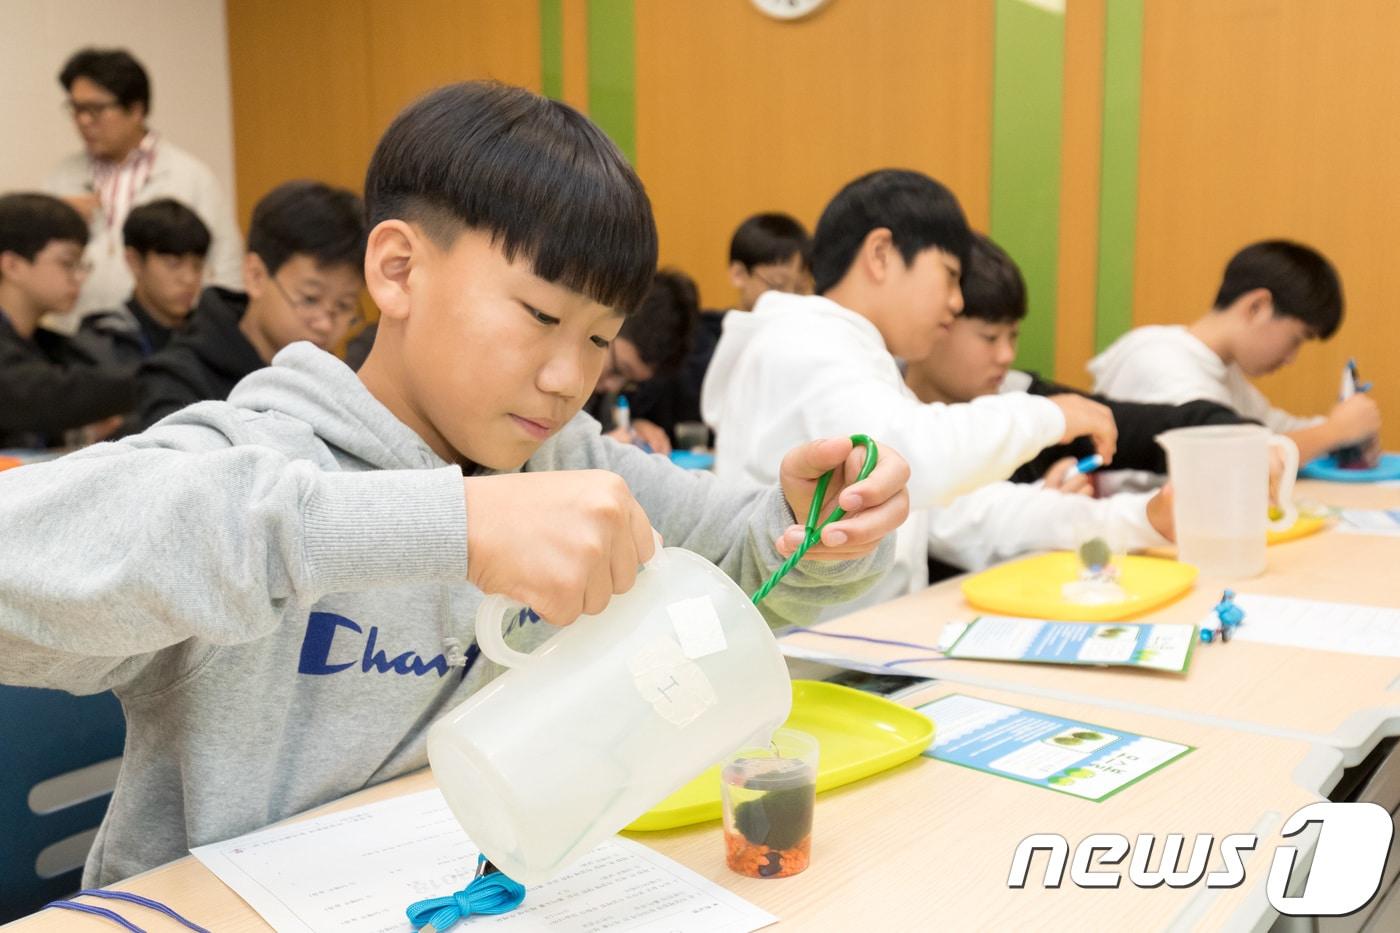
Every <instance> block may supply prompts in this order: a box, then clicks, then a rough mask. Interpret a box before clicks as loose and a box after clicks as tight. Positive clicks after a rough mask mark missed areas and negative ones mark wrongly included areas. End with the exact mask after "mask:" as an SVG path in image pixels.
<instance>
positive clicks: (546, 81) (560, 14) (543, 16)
mask: <svg viewBox="0 0 1400 933" xmlns="http://www.w3.org/2000/svg"><path fill="white" fill-rule="evenodd" d="M540 91H541V92H542V93H543V94H544V96H545V97H552V98H554V99H555V100H559V99H560V98H562V97H563V96H564V0H540Z"/></svg>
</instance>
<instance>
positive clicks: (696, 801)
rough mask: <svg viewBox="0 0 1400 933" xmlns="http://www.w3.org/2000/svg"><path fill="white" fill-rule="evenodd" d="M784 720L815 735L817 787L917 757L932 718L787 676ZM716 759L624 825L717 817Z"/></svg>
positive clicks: (646, 826) (656, 825)
mask: <svg viewBox="0 0 1400 933" xmlns="http://www.w3.org/2000/svg"><path fill="white" fill-rule="evenodd" d="M784 725H785V726H787V727H789V728H792V729H799V730H801V731H802V732H806V733H807V734H808V735H812V736H815V737H816V739H817V742H818V743H819V745H820V748H821V757H820V762H819V766H818V768H817V792H818V793H820V792H821V791H824V790H830V789H831V788H833V787H840V786H841V785H843V784H850V783H851V782H853V781H859V780H860V779H861V778H864V777H869V776H870V775H872V774H878V773H879V772H881V771H885V770H888V769H889V768H893V767H894V766H895V765H897V764H902V763H903V762H906V761H909V760H910V759H912V758H917V757H918V756H919V755H920V754H921V753H922V752H923V750H924V749H926V748H928V746H929V743H931V742H932V741H933V722H932V720H930V719H929V718H928V717H927V716H924V715H923V714H922V713H918V712H915V711H914V710H912V709H909V708H907V707H904V706H900V705H899V704H898V703H895V702H893V701H892V700H886V699H884V698H883V697H878V696H875V695H874V694H870V693H865V692H862V691H860V690H853V689H851V688H850V687H841V686H838V685H836V684H828V683H822V682H821V681H816V680H794V681H793V682H792V714H791V715H790V716H788V720H787V722H786V723H784ZM720 815H721V804H720V797H719V765H715V766H714V767H713V768H710V769H709V770H707V771H705V772H704V773H703V774H701V775H700V776H699V777H697V778H696V779H695V780H693V781H691V782H690V783H689V784H687V785H685V786H684V787H682V788H681V789H680V790H678V791H676V792H675V793H674V794H672V795H671V796H669V797H667V798H666V799H665V800H663V801H661V803H659V804H657V805H656V806H655V807H653V808H652V809H651V810H650V811H649V812H647V813H644V814H642V815H641V816H640V817H638V818H637V819H636V821H634V822H633V823H632V825H631V826H628V827H627V829H629V830H632V831H636V832H646V831H651V830H657V829H674V828H675V827H677V826H689V825H690V824H691V823H703V822H705V821H706V820H717V819H719V818H720Z"/></svg>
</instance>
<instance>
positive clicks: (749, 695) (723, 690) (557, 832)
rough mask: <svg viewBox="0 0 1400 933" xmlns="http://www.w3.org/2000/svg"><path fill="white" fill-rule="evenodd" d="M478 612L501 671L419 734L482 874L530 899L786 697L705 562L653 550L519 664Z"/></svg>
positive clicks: (763, 641)
mask: <svg viewBox="0 0 1400 933" xmlns="http://www.w3.org/2000/svg"><path fill="white" fill-rule="evenodd" d="M520 608H521V607H519V606H518V605H514V604H512V603H510V601H508V600H506V599H504V598H503V597H500V596H488V597H487V598H486V599H485V600H484V601H483V602H482V604H481V608H480V609H479V610H478V612H477V616H476V640H477V644H478V645H479V646H480V647H481V652H482V654H484V655H485V656H486V657H488V658H490V659H491V660H493V661H495V662H496V663H497V664H500V665H503V666H505V667H508V668H510V670H508V671H506V672H505V673H504V674H502V675H501V676H500V677H498V678H496V679H495V680H493V681H492V682H491V683H489V684H487V685H486V686H485V687H483V688H482V689H481V690H479V691H478V692H477V693H475V694H474V695H473V696H471V697H470V698H469V699H468V700H466V702H464V703H462V704H461V705H460V706H458V707H457V708H456V709H454V710H452V711H451V712H450V713H448V714H447V715H446V716H444V717H443V718H442V719H440V720H438V722H436V723H435V724H434V725H433V727H432V728H431V729H430V730H429V732H428V760H429V762H430V763H431V765H432V768H433V774H434V776H435V777H436V778H437V783H438V786H439V787H441V788H442V793H443V796H444V797H446V798H447V803H448V806H449V807H451V809H452V812H453V814H454V815H455V816H456V817H457V820H458V821H459V822H460V823H461V824H462V827H463V828H464V829H465V830H466V831H467V835H468V836H470V837H471V840H472V841H473V842H474V843H476V844H477V845H478V846H479V847H480V848H481V851H482V852H484V853H485V854H486V857H487V858H488V859H490V860H491V862H492V863H493V864H494V865H495V866H496V867H497V868H499V869H500V870H501V871H502V872H504V873H505V874H506V875H507V876H509V877H511V878H514V879H515V880H516V881H519V882H521V883H522V884H526V885H529V884H537V883H539V882H541V881H545V880H547V879H549V878H550V877H552V876H554V875H556V874H558V873H559V872H561V871H562V870H564V869H565V868H566V867H568V865H569V864H570V863H571V862H572V861H574V860H575V859H577V858H578V857H580V856H582V855H584V854H586V853H587V852H589V851H590V850H591V849H593V848H594V847H595V846H596V845H597V844H598V843H600V842H602V841H603V840H604V839H606V838H607V837H609V836H611V835H613V834H614V833H616V832H617V831H618V830H620V829H622V828H623V827H624V826H626V825H627V824H628V823H630V822H632V821H633V820H634V819H636V818H637V817H639V816H641V815H642V814H643V813H645V812H646V811H647V810H649V809H650V808H651V807H653V806H655V805H656V804H657V803H658V802H660V801H661V800H663V799H664V798H665V797H667V796H668V795H669V794H671V793H672V792H673V791H675V790H676V789H677V788H679V787H681V786H682V785H684V784H685V783H686V782H688V781H690V780H691V779H692V778H694V777H695V775H697V774H699V773H701V772H702V771H704V770H705V769H706V768H708V767H710V766H711V765H713V764H714V763H715V762H717V761H719V760H721V759H722V758H724V757H725V756H726V755H728V754H730V753H731V752H733V751H734V750H735V749H737V748H739V747H741V746H744V745H751V744H757V745H766V744H768V742H769V741H770V737H771V735H772V733H773V730H775V729H777V728H778V727H779V726H781V725H782V724H783V722H784V721H785V720H786V719H787V717H788V713H789V712H790V710H791V706H792V686H791V682H790V681H789V679H788V673H787V665H786V664H785V663H784V661H783V657H782V654H781V652H779V650H778V643H777V641H776V639H774V637H773V634H772V632H771V631H770V630H769V628H768V624H767V623H766V622H764V620H763V617H762V616H761V615H760V614H759V612H758V610H757V609H756V608H754V606H753V604H752V603H751V602H750V601H749V598H748V597H747V596H745V595H744V592H743V591H742V590H740V589H739V587H738V586H736V585H735V584H734V582H733V581H732V580H730V579H729V578H728V577H727V576H725V575H724V574H723V573H722V572H721V571H720V570H719V569H718V568H717V567H715V566H714V565H713V564H711V563H710V562H709V561H707V560H705V559H704V558H702V557H700V556H699V555H696V554H693V553H691V552H689V551H685V550H681V549H679V548H665V549H664V550H663V549H662V548H661V547H660V546H659V544H658V547H657V551H656V556H654V557H653V558H652V560H650V561H648V562H647V564H646V565H645V566H644V567H643V569H642V570H641V571H640V572H639V573H638V575H637V582H636V585H635V586H633V587H632V589H630V590H629V591H627V592H626V593H623V594H622V595H620V596H614V597H613V599H612V601H611V602H610V603H609V604H608V607H607V609H605V610H604V611H603V612H601V613H599V614H598V615H596V616H583V617H582V618H580V619H579V620H578V621H577V622H575V623H574V624H573V625H570V626H568V627H567V628H565V629H563V630H562V631H560V632H559V634H557V635H555V636H554V637H553V638H551V639H550V640H549V641H547V642H545V643H544V644H543V645H541V646H540V647H539V648H538V649H536V650H535V651H533V652H531V653H529V654H525V653H522V652H519V651H516V650H515V649H513V648H511V647H509V646H508V645H507V644H506V642H505V638H504V635H503V633H502V618H503V616H505V615H507V614H509V616H510V617H511V618H512V619H513V618H516V617H517V616H518V614H519V612H520Z"/></svg>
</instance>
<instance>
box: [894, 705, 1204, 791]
mask: <svg viewBox="0 0 1400 933" xmlns="http://www.w3.org/2000/svg"><path fill="white" fill-rule="evenodd" d="M919 712H921V713H923V714H924V715H925V716H927V717H928V718H929V719H932V720H933V724H934V727H935V731H934V739H933V744H932V745H931V746H929V748H928V750H927V751H925V752H924V754H925V755H926V756H928V757H929V758H934V759H937V760H938V761H946V762H949V763H951V764H955V765H961V766H963V767H964V768H972V769H974V770H976V771H983V772H986V773H987V774H995V775H997V776H999V777H1004V778H1010V779H1011V780H1013V781H1021V782H1022V783H1025V784H1031V785H1034V786H1036V787H1043V788H1045V789H1047V790H1053V791H1059V792H1060V793H1062V794H1071V795H1073V796H1075V797H1082V798H1084V799H1085V800H1092V801H1094V802H1095V803H1098V802H1100V801H1103V800H1107V799H1108V798H1109V797H1112V796H1113V795H1114V794H1116V793H1118V792H1119V791H1120V790H1122V789H1123V788H1125V787H1127V786H1129V785H1130V784H1135V783H1137V782H1138V781H1140V780H1142V779H1143V778H1145V777H1147V776H1148V775H1150V774H1152V773H1154V772H1156V771H1157V770H1159V769H1161V768H1164V767H1166V766H1167V765H1168V764H1170V763H1171V762H1173V761H1176V760H1177V759H1178V758H1180V757H1181V756H1182V755H1185V754H1186V753H1187V752H1190V751H1192V747H1191V746H1190V745H1181V744H1179V743H1177V742H1167V741H1164V740H1162V739H1154V738H1149V737H1148V736H1144V735H1135V734H1134V733H1131V732H1125V731H1123V730H1121V729H1107V728H1105V727H1103V726H1097V725H1092V724H1089V723H1083V722H1078V721H1076V720H1073V719H1065V718H1063V717H1061V716H1053V715H1051V714H1049V713H1039V712H1035V711H1034V710H1028V709H1022V708H1020V707H1019V706H1008V705H1006V704H1004V703H993V702H992V701H990V700H983V699H980V698H978V697H970V696H964V695H962V694H960V693H954V694H950V695H948V696H945V697H940V698H939V699H937V700H934V701H933V702H931V703H925V704H924V705H923V706H920V707H919Z"/></svg>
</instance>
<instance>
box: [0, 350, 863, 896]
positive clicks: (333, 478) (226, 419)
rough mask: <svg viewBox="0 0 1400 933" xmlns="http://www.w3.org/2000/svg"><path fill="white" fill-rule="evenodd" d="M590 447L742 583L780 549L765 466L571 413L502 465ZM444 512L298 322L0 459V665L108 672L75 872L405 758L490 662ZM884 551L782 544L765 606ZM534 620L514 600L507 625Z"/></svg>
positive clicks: (394, 424)
mask: <svg viewBox="0 0 1400 933" xmlns="http://www.w3.org/2000/svg"><path fill="white" fill-rule="evenodd" d="M591 468H597V469H606V470H612V471H613V472H616V473H618V474H619V475H621V476H622V477H623V478H624V479H625V480H626V481H627V484H628V486H629V488H630V489H631V491H632V493H633V495H634V496H636V498H637V500H638V501H639V502H640V503H641V505H642V507H643V508H644V509H645V510H646V512H647V514H648V516H650V518H651V520H652V523H653V524H654V525H655V527H656V528H657V530H658V531H660V532H661V534H662V536H663V537H664V538H665V539H666V541H667V543H668V544H669V545H675V546H680V547H684V548H688V549H690V550H693V551H695V552H697V553H699V554H701V555H703V556H705V557H706V558H708V559H710V560H712V561H714V562H715V563H716V564H718V565H719V567H720V568H721V569H723V570H724V571H725V572H726V573H727V574H728V575H729V576H730V577H732V578H733V579H734V580H735V581H737V582H738V584H739V585H740V586H741V587H743V588H744V589H745V590H746V591H748V592H752V591H753V590H755V589H756V588H757V587H758V585H759V584H760V583H761V582H762V581H763V580H764V579H765V578H766V577H767V575H768V574H769V573H770V571H771V570H772V569H773V568H775V567H776V566H777V565H778V564H779V563H780V562H781V561H780V558H779V556H778V554H777V552H776V551H775V549H774V548H773V543H772V542H773V540H774V539H775V538H776V537H777V535H778V534H779V533H780V532H781V531H782V530H783V529H784V528H785V527H787V526H788V525H789V524H791V523H792V521H793V517H792V513H791V511H790V510H789V509H788V507H787V505H786V503H785V501H784V499H783V497H782V493H781V491H780V490H778V489H777V488H774V487H768V488H764V487H758V486H742V487H733V486H721V485H720V484H718V483H717V482H716V481H715V478H714V477H713V476H711V475H709V474H702V473H690V472H685V471H682V470H680V469H678V468H676V467H674V466H672V465H671V464H670V463H669V462H668V461H667V460H665V459H664V458H662V457H659V456H651V455H647V454H644V453H642V452H641V451H639V450H637V449H636V448H633V447H629V446H623V445H620V444H616V443H613V442H612V441H609V440H606V439H604V438H602V437H601V436H600V434H599V429H598V425H597V423H596V422H595V421H593V420H592V419H591V418H588V417H587V416H586V415H579V416H578V417H576V418H574V420H573V421H571V422H569V424H567V425H565V427H564V428H563V429H562V430H561V431H560V432H559V433H558V434H557V435H556V436H554V437H552V438H550V439H549V440H548V441H546V442H545V443H544V444H543V445H541V447H540V448H539V450H538V451H537V452H536V454H535V455H534V456H533V457H531V458H530V460H529V462H528V463H527V464H526V466H525V469H527V470H531V471H540V470H575V469H591ZM468 521H470V516H469V515H467V514H466V508H465V504H464V501H463V490H462V474H461V471H460V470H459V468H458V467H456V466H452V465H449V464H446V463H445V462H444V461H443V460H442V459H440V458H439V457H437V456H436V455H435V454H434V453H433V452H432V451H431V450H430V449H429V448H428V446H427V445H426V444H424V443H423V441H422V440H421V439H420V438H419V437H418V436H417V435H416V434H414V433H413V432H412V431H411V430H410V429H409V428H408V427H407V426H405V425H404V424H402V423H401V422H399V421H398V420H397V419H396V418H395V417H394V416H393V415H392V414H391V413H390V412H389V411H388V409H386V408H384V407H383V406H382V405H380V404H379V402H378V401H377V400H375V399H374V397H373V396H371V395H370V394H369V392H368V391H367V390H366V389H365V388H364V386H363V385H362V384H361V383H360V381H359V379H358V378H357V377H356V376H355V374H354V373H353V372H351V371H350V370H349V369H348V368H347V367H345V365H344V364H342V363H341V362H340V361H339V360H337V359H335V358H334V357H332V356H330V355H329V354H326V353H323V352H321V351H319V350H317V349H315V348H314V347H312V346H311V345H310V344H295V345H293V346H291V347H288V348H287V349H286V350H284V351H282V352H281V353H280V354H278V356H277V358H276V359H275V360H274V361H273V365H272V366H271V367H269V368H267V369H264V370H261V371H259V372H257V373H254V374H253V375H251V376H249V377H248V378H247V379H245V380H244V381H243V382H242V383H240V384H239V385H238V387H237V388H236V389H235V390H234V392H233V394H232V395H231V396H230V397H229V400H228V401H227V402H202V403H200V404H198V405H194V406H191V407H190V408H187V409H185V410H184V411H181V412H179V413H177V414H175V415H172V416H171V417H169V418H167V419H165V420H164V421H162V422H160V423H159V424H158V425H156V426H155V427H154V428H152V429H151V430H149V431H147V432H146V433H144V434H140V435H136V436H134V437H130V438H127V439H126V440H123V441H121V442H120V443H115V444H100V445H98V446H96V447H91V448H88V449H86V450H83V451H81V452H78V453H75V454H72V455H70V456H67V457H64V458H62V459H60V460H57V461H54V462H52V463H46V464H39V465H35V466H28V467H22V468H20V469H16V470H10V471H7V472H6V473H3V474H0V528H2V529H4V537H5V540H6V546H5V558H4V559H3V560H0V682H4V683H8V684H16V685H22V686H36V687H55V688H59V689H63V690H69V691H72V692H74V693H95V692H98V691H102V690H108V689H112V690H115V691H116V694H117V696H118V697H119V698H120V699H121V702H122V706H123V708H124V709H125V711H126V718H127V738H126V750H125V756H124V759H123V763H122V769H121V775H120V777H119V779H118V781H117V788H116V792H115V793H114V795H113V797H112V802H111V806H110V808H109V809H108V812H107V818H106V820H105V821H104V822H103V824H102V828H101V830H100V832H99V834H98V837H97V841H96V843H95V844H94V846H93V849H92V853H91V854H90V856H89V858H88V864H87V871H86V873H85V876H84V882H85V883H86V884H88V885H93V884H108V883H110V882H112V881H115V880H118V879H120V878H124V877H126V876H128V875H131V874H134V873H136V872H139V871H142V870H145V869H147V868H150V867H152V866H154V865H158V864H160V863H162V862H166V861H169V860H170V859H173V858H177V857H179V856H181V855H184V854H185V852H186V850H187V849H188V848H189V847H190V846H196V845H202V844H204V843H209V842H214V841H217V840H221V839H226V838H228V837H230V836H234V835H237V834H240V833H244V832H247V831H249V830H252V829H256V828H258V827H261V826H263V825H266V824H268V823H271V822H273V821H274V820H278V819H281V818H283V817H286V816H288V815H290V814H293V813H297V812H299V811H302V810H305V809H307V808H309V807H314V806H316V805H318V804H321V803H324V802H326V801H328V800H332V799H334V798H337V797H340V796H342V795H344V794H348V793H350V792H352V791H356V790H359V789H361V788H363V787H366V786H368V785H371V784H375V783H378V782H380V781H385V780H388V779H390V778H393V777H396V776H398V775H401V774H404V773H406V772H409V771H413V770H415V769H418V768H421V767H423V766H424V765H425V764H426V756H425V753H424V739H425V734H426V730H427V727H428V725H429V724H430V723H431V722H432V721H433V720H434V718H436V717H437V716H438V715H439V714H441V713H443V712H445V711H446V710H448V709H450V708H452V707H453V706H454V705H455V704H457V703H460V702H461V701H462V700H463V699H465V698H466V697H467V696H468V695H469V694H471V693H472V692H473V691H475V690H477V689H478V688H479V687H480V686H481V685H482V684H484V683H485V682H487V681H488V680H490V679H491V678H492V677H494V676H496V674H497V673H499V671H498V669H497V668H496V667H495V665H493V664H491V663H490V662H488V661H485V660H483V659H479V658H478V655H477V649H476V645H475V644H474V642H473V619H474V616H475V612H476V607H477V604H478V602H479V600H480V598H481V594H480V591H478V590H477V589H476V588H475V587H473V586H472V585H470V584H469V583H466V582H464V581H465V579H466V576H467V564H468V561H469V559H470V555H469V554H468V553H467V531H466V530H467V522H468ZM889 564H890V549H889V546H888V545H883V546H882V547H881V549H880V550H879V551H877V552H876V554H875V555H872V556H871V557H867V558H865V559H863V560H860V561H855V562H845V563H818V562H803V563H802V564H800V565H799V567H798V569H797V570H795V571H794V572H793V573H792V574H791V575H789V576H788V577H787V578H786V579H785V581H784V583H783V585H782V586H780V587H779V588H778V589H777V590H776V591H775V592H774V593H773V594H772V595H771V596H770V597H769V598H768V600H767V601H766V605H765V610H766V612H767V613H768V616H769V619H770V621H776V622H800V621H806V620H808V619H810V618H812V617H813V616H814V615H815V614H816V611H817V610H818V608H819V607H821V606H823V605H826V604H829V603H832V602H840V601H843V600H846V599H849V598H852V597H854V596H856V595H858V594H859V593H860V592H861V591H863V590H864V589H865V588H866V587H867V586H869V585H870V583H872V582H873V581H874V579H875V578H877V577H878V576H879V574H880V572H881V571H882V570H883V569H884V568H886V567H888V566H889ZM550 634H552V632H551V630H550V628H549V627H548V626H547V625H546V624H544V623H542V622H539V621H538V619H537V617H535V616H534V615H533V614H532V613H521V618H520V619H519V620H518V621H517V622H516V623H515V624H514V625H513V626H512V627H511V631H510V632H509V634H508V640H509V641H510V642H511V643H512V644H513V645H515V646H516V647H518V648H521V649H522V650H528V649H529V648H531V647H533V646H535V645H536V644H539V643H540V642H542V641H544V640H545V639H547V638H548V637H549V636H550ZM458 646H460V647H458ZM463 649H465V650H463ZM454 662H455V664H454Z"/></svg>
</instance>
